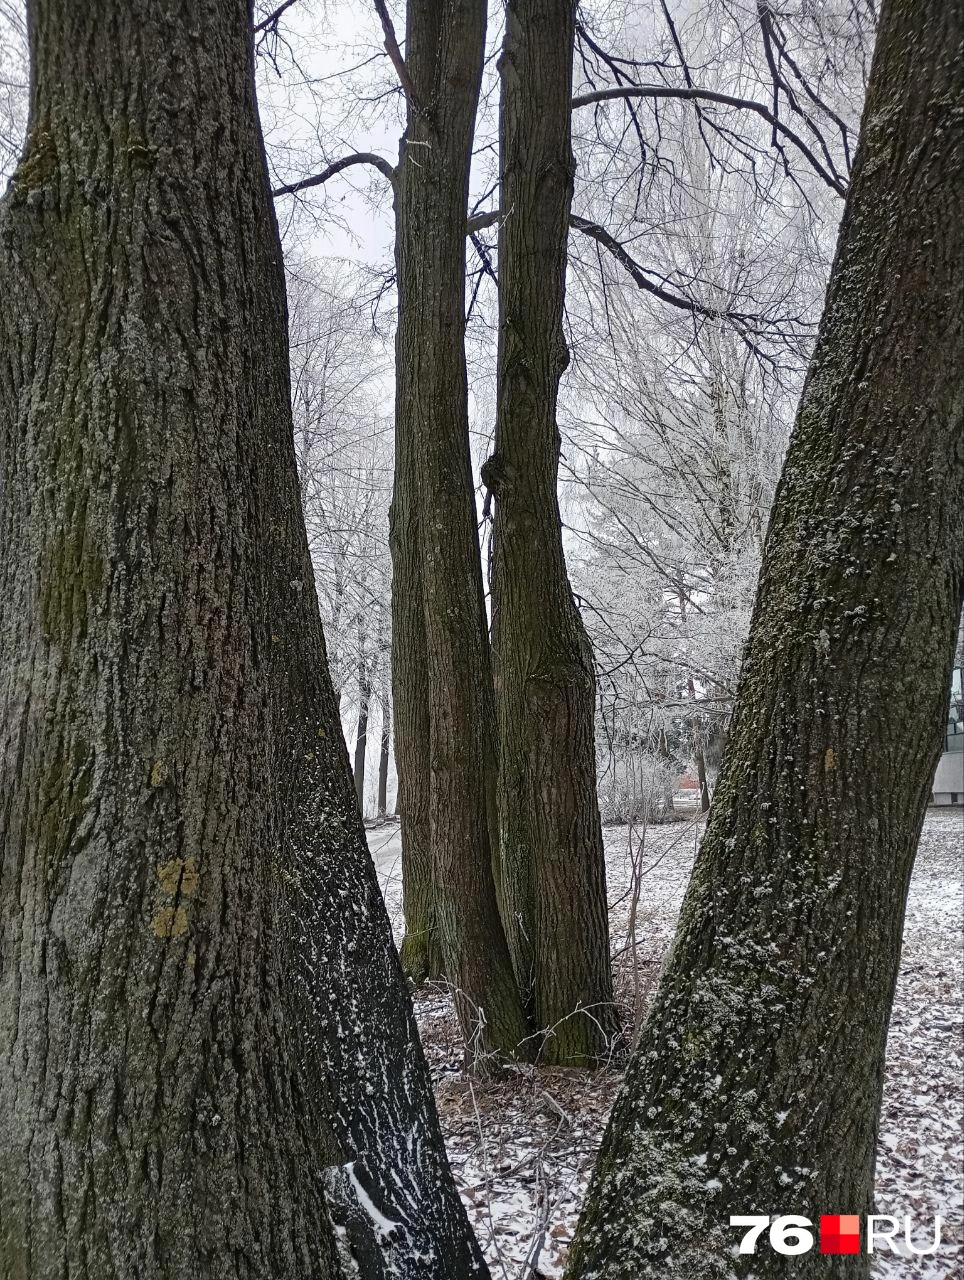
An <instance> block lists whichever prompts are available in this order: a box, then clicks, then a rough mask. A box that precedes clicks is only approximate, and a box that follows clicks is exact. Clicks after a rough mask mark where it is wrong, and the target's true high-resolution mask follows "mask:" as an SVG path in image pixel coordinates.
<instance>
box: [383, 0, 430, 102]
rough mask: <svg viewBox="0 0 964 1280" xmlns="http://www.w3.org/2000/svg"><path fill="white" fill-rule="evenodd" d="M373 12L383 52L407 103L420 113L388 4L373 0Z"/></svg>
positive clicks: (416, 96)
mask: <svg viewBox="0 0 964 1280" xmlns="http://www.w3.org/2000/svg"><path fill="white" fill-rule="evenodd" d="M375 12H376V13H377V14H378V19H379V21H380V22H381V24H382V33H383V35H384V36H385V52H386V53H387V54H388V56H389V58H390V60H391V64H392V66H393V67H394V68H395V74H396V75H397V76H398V83H399V84H400V85H401V86H402V92H403V93H404V94H405V97H406V98H407V99H408V105H409V106H410V107H411V109H412V110H413V111H417V112H419V113H421V107H420V106H419V102H418V95H417V94H416V92H415V85H414V84H413V83H412V77H411V76H410V75H409V74H408V67H407V66H406V65H405V59H404V57H403V56H402V51H401V49H400V48H399V47H398V38H397V37H396V35H395V28H394V26H393V25H392V16H391V14H390V13H389V12H388V6H387V5H386V3H385V0H375Z"/></svg>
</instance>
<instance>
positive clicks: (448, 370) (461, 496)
mask: <svg viewBox="0 0 964 1280" xmlns="http://www.w3.org/2000/svg"><path fill="white" fill-rule="evenodd" d="M485 19H486V6H485V0H457V3H454V4H447V3H443V2H442V0H410V3H409V6H408V25H407V32H406V44H405V49H406V61H405V70H406V73H407V80H408V82H409V83H408V86H407V89H408V92H407V94H406V97H407V103H408V118H407V127H406V131H405V136H404V138H403V139H402V145H401V150H400V155H399V162H398V169H397V171H396V180H395V207H396V234H395V256H396V275H397V281H398V292H399V321H398V337H397V343H396V373H397V378H398V397H397V401H396V413H397V418H396V428H395V430H396V466H397V467H398V468H399V470H398V472H397V480H396V489H395V504H396V509H395V514H394V520H395V527H396V532H395V538H394V543H393V545H394V546H395V547H396V548H397V549H399V550H400V551H401V562H402V574H403V576H400V577H396V582H395V592H396V595H397V594H398V592H399V591H401V590H405V591H409V590H411V589H412V587H413V585H414V584H413V582H412V575H411V574H410V572H409V568H410V564H411V562H412V560H414V559H415V556H414V555H413V552H412V549H411V544H410V543H409V545H408V546H407V547H405V548H402V547H401V546H400V544H401V541H402V537H403V529H402V520H403V519H404V521H405V529H404V537H405V539H406V541H408V540H409V539H411V537H412V536H413V529H412V525H414V536H415V537H416V538H417V545H418V549H419V551H418V556H417V571H418V576H419V577H420V580H421V581H420V586H421V601H422V616H421V625H422V626H423V627H424V647H423V648H422V649H421V650H419V649H418V648H417V643H418V640H419V637H418V636H417V627H418V623H417V622H416V621H415V620H414V619H413V618H410V617H409V616H408V614H409V610H410V609H411V602H410V601H404V602H403V601H398V602H397V604H396V606H395V613H394V614H393V619H394V620H395V625H396V626H397V625H398V623H399V622H401V623H402V627H403V632H402V634H401V635H398V636H397V643H396V646H395V649H394V650H393V659H394V660H395V661H397V662H399V663H400V666H399V667H397V668H396V669H395V682H396V702H395V722H396V740H398V735H399V733H400V732H401V733H402V736H403V737H404V739H405V742H406V756H407V755H408V751H409V749H410V748H411V742H412V736H413V735H412V730H411V726H410V725H408V726H406V727H405V728H404V729H402V728H401V725H400V720H401V718H402V716H403V715H409V714H410V712H411V710H412V703H413V701H414V697H415V695H414V694H413V692H412V689H411V687H410V686H409V685H408V684H407V681H408V680H409V677H410V676H411V675H412V668H413V667H417V666H419V664H420V659H421V655H422V654H424V673H422V672H416V673H415V675H416V677H419V678H423V679H424V678H425V677H427V699H426V702H427V709H428V722H429V725H428V741H429V762H428V773H429V797H428V799H429V831H430V861H429V865H430V867H431V872H432V883H431V884H428V883H426V881H425V879H424V877H420V880H421V883H420V884H419V886H418V887H419V889H420V891H421V892H423V893H424V895H425V897H426V898H427V899H428V901H429V903H430V909H431V910H432V911H433V912H434V923H435V925H436V928H437V931H438V939H439V945H440V949H441V952H442V959H443V963H444V968H445V974H446V977H447V978H448V980H449V981H450V982H451V983H452V984H453V986H454V988H455V991H456V1004H457V1007H458V1009H459V1016H460V1020H461V1023H462V1027H463V1030H464V1031H465V1033H466V1037H467V1039H468V1040H469V1041H470V1042H471V1043H472V1044H474V1045H475V1046H476V1047H479V1048H482V1049H484V1050H498V1051H500V1052H508V1053H512V1052H515V1050H516V1048H517V1046H518V1045H519V1044H520V1043H521V1042H522V1040H523V1039H524V1038H525V1034H526V1026H525V1020H524V1018H523V1014H522V1007H521V1002H520V1000H519V995H518V990H517V987H516V983H515V978H514V976H513V972H512V966H511V963H510V960H509V953H508V947H507V944H506V939H505V933H504V930H503V927H502V921H501V919H500V917H499V910H498V904H497V901H496V891H495V881H494V877H493V872H492V843H491V839H492V830H491V828H492V827H493V825H494V812H493V805H492V800H493V789H494V761H495V751H494V723H493V720H494V717H493V707H492V687H491V671H490V666H489V651H488V634H487V628H486V618H485V607H484V601H483V595H482V571H481V564H480V557H479V545H478V533H477V528H476V516H475V498H474V490H473V485H472V468H471V457H470V452H469V432H468V389H467V378H466V369H465V235H466V222H467V203H468V180H469V163H470V158H471V150H472V137H473V131H474V126H475V114H476V109H477V106H478V97H479V87H480V83H481V75H482V58H483V52H484V46H485ZM399 458H400V460H401V461H400V462H399ZM399 693H400V694H401V700H399V697H398V694H399ZM423 723H424V722H423ZM423 731H424V730H423ZM420 776H421V777H422V779H424V776H425V774H424V770H423V771H422V773H421V775H420ZM411 785H412V784H411V771H410V770H408V769H406V778H405V782H404V795H403V813H404V810H405V806H406V805H407V804H408V803H410V802H411V800H412V799H413V797H412V795H411ZM409 853H411V850H410V851H409ZM408 875H409V893H410V892H411V891H412V889H413V883H412V879H413V866H412V862H411V858H410V857H409V866H408ZM409 901H410V899H409V896H408V895H407V897H406V911H407V909H408V906H409ZM413 905H414V904H413ZM409 927H410V926H409ZM415 944H416V940H415V939H412V940H411V942H409V940H406V947H405V956H406V964H407V966H408V968H409V972H412V970H413V968H414V965H413V962H412V960H411V959H410V955H411V953H412V951H413V950H414V947H415Z"/></svg>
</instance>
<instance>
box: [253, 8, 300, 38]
mask: <svg viewBox="0 0 964 1280" xmlns="http://www.w3.org/2000/svg"><path fill="white" fill-rule="evenodd" d="M297 3H298V0H284V4H279V5H278V7H277V9H275V11H274V13H269V14H268V16H267V17H266V18H262V20H261V21H260V22H256V23H255V24H254V33H255V35H258V34H259V33H260V32H262V31H267V30H268V29H269V28H270V27H274V26H276V25H277V22H278V19H279V18H280V17H281V15H282V14H283V13H284V12H285V10H286V9H290V8H291V6H292V5H293V4H297Z"/></svg>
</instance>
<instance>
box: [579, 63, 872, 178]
mask: <svg viewBox="0 0 964 1280" xmlns="http://www.w3.org/2000/svg"><path fill="white" fill-rule="evenodd" d="M619 98H680V99H682V100H683V101H688V102H716V103H719V104H720V105H721V106H725V107H739V108H741V109H742V110H744V111H754V112H756V114H757V115H758V116H761V117H762V118H763V119H764V120H766V122H767V123H768V124H769V125H770V128H771V129H772V130H773V132H774V134H781V135H782V136H783V137H785V138H787V139H788V140H789V141H790V142H792V143H793V145H794V146H795V147H796V148H797V150H798V151H799V152H800V153H801V154H802V155H803V156H805V157H806V159H807V161H808V162H809V164H810V166H811V168H812V169H813V170H814V172H815V173H817V174H819V176H820V177H821V178H822V179H823V181H824V182H825V183H826V184H827V186H828V187H830V188H831V190H833V191H835V192H836V193H837V195H838V196H845V195H846V194H847V187H846V185H845V184H844V182H842V181H841V179H840V178H839V177H838V176H837V175H836V174H835V173H831V172H830V170H829V169H827V168H826V167H825V166H824V165H823V164H821V162H820V160H819V159H818V158H817V156H816V155H814V153H813V151H812V150H811V148H810V147H808V146H807V144H806V143H805V142H804V140H803V139H802V138H801V137H800V135H799V134H797V133H795V132H794V131H793V130H792V129H790V128H788V127H787V126H786V125H785V124H784V123H783V121H782V120H780V119H779V118H778V117H777V116H775V115H774V114H773V112H772V111H771V110H770V109H769V108H768V107H765V106H764V105H763V104H762V103H761V102H754V101H753V99H752V98H737V97H735V96H734V95H733V94H730V93H716V92H714V91H713V90H712V89H697V88H685V89H684V88H675V87H673V86H672V85H666V84H633V85H621V86H620V87H618V88H615V89H595V90H593V91H592V92H591V93H581V94H578V95H577V96H576V97H575V98H573V100H572V107H573V110H574V111H575V110H576V109H577V108H579V107H589V106H592V105H594V104H595V103H597V102H611V101H614V100H616V99H619Z"/></svg>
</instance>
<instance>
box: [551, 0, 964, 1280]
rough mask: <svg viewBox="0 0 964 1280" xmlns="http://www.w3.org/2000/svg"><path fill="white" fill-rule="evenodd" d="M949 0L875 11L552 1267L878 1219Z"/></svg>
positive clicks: (928, 575)
mask: <svg viewBox="0 0 964 1280" xmlns="http://www.w3.org/2000/svg"><path fill="white" fill-rule="evenodd" d="M962 44H964V10H962V7H961V5H960V4H959V3H955V4H950V5H949V4H945V3H943V2H942V0H885V3H884V5H883V10H882V13H881V25H880V31H879V36H878V43H877V50H876V54H875V58H874V63H873V68H872V72H871V77H870V85H869V93H868V98H867V104H866V108H865V111H864V118H863V129H862V135H861V142H860V146H859V149H858V156H857V161H856V165H855V169H854V177H853V184H852V187H851V191H850V195H849V198H848V201H847V207H846V211H845V214H844V219H843V224H842V226H841V230H840V239H839V243H838V250H837V259H836V262H835V264H834V269H833V273H832V277H831V283H830V288H829V292H828V296H827V304H826V310H825V313H824V318H823V322H822V324H821V328H820V335H819V339H818V343H817V349H816V352H815V354H814V357H813V361H812V364H811V369H810V373H809V376H808V379H807V383H806V387H805V389H804V393H803V399H802V402H801V406H800V410H799V414H798V418H797V424H796V428H795V431H794V435H793V438H792V440H791V444H790V449H789V452H788V455H787V460H786V465H785V467H784V472H783V476H782V478H781V481H780V485H779V489H778V492H777V495H776V500H775V505H774V509H773V515H772V519H771V526H770V529H769V532H768V535H767V541H766V548H765V552H764V559H763V567H762V572H761V579H760V586H759V592H758V596H757V602H756V607H755V611H754V616H753V621H752V626H751V631H750V639H749V643H748V647H747V651H746V657H745V663H744V670H743V674H742V678H741V682H740V688H739V693H738V696H737V702H736V707H735V711H734V716H733V722H732V728H731V730H730V737H729V742H728V745H727V748H726V751H725V755H724V761H723V769H722V772H721V775H720V780H719V783H718V786H717V788H716V794H715V798H714V802H713V808H712V811H711V817H710V820H709V826H708V830H707V834H706V837H705V839H704V841H703V845H702V848H701V850H700V853H699V857H698V859H697V863H696V867H695V870H694V872H693V879H692V882H691V884H690V887H689V890H688V892H687V896H686V900H685V903H684V906H683V912H682V916H681V919H680V925H679V929H678V932H677V936H676V942H675V946H674V949H673V952H672V956H671V958H670V961H669V965H668V968H667V970H666V972H665V974H664V976H663V978H662V981H661V983H660V986H659V990H658V992H657V996H656V1000H655V1003H654V1006H653V1009H652V1012H651V1014H650V1017H649V1019H648V1022H647V1024H646V1027H645V1030H644V1033H643V1036H642V1039H641V1042H640V1045H639V1048H638V1051H637V1053H636V1054H635V1055H634V1058H633V1061H632V1064H631V1067H630V1070H629V1073H628V1076H627V1080H626V1084H625V1087H624V1089H623V1092H622V1094H621V1095H620V1098H619V1100H618V1102H617V1105H616V1107H615V1110H614V1112H613V1116H612V1119H611V1122H610V1125H609V1128H608V1130H607V1133H606V1137H605V1140H604V1143H603V1147H602V1151H601V1154H600V1158H599V1164H598V1168H597V1170H596V1174H595V1178H594V1180H593V1184H592V1188H591V1191H590V1195H589V1200H588V1204H587V1208H586V1211H585V1214H584V1217H583V1220H582V1223H581V1225H580V1228H579V1231H578V1233H577V1237H576V1240H575V1242H574V1245H573V1249H572V1253H571V1259H570V1263H569V1268H568V1271H567V1275H568V1276H569V1277H573V1278H575V1277H578V1278H579V1280H588V1277H593V1280H602V1278H605V1280H624V1278H625V1280H629V1277H632V1278H633V1280H646V1278H647V1277H657V1276H658V1277H660V1280H665V1278H666V1277H676V1276H680V1277H683V1276H685V1277H686V1280H701V1278H703V1277H710V1276H722V1275H724V1274H726V1275H732V1274H734V1273H735V1274H737V1275H741V1276H744V1275H747V1274H749V1272H750V1271H752V1273H753V1274H754V1275H755V1276H758V1277H761V1278H764V1280H766V1278H768V1277H776V1276H784V1275H786V1274H788V1268H789V1270H792V1274H793V1275H794V1276H795V1277H801V1278H805V1277H811V1276H812V1277H816V1276H820V1277H833V1278H834V1280H837V1278H839V1280H843V1278H844V1277H846V1278H847V1280H855V1278H857V1277H862V1276H866V1275H867V1274H868V1263H869V1261H870V1258H869V1256H868V1254H867V1253H866V1252H864V1253H862V1254H860V1255H855V1256H840V1257H837V1256H834V1255H828V1256H821V1254H820V1253H819V1250H818V1249H817V1248H814V1249H813V1250H811V1251H810V1252H809V1253H806V1254H801V1255H799V1256H796V1257H793V1258H792V1259H790V1260H789V1261H788V1260H786V1259H784V1258H782V1257H781V1256H780V1255H779V1254H777V1253H775V1252H773V1251H772V1250H771V1249H769V1247H767V1246H766V1244H765V1242H764V1243H763V1244H761V1246H760V1247H758V1249H757V1252H756V1254H755V1255H753V1256H748V1255H747V1256H743V1257H734V1256H733V1248H734V1246H735V1245H736V1244H737V1243H738V1240H737V1231H736V1229H730V1228H729V1227H728V1226H727V1222H728V1216H729V1215H730V1214H731V1213H733V1214H752V1213H757V1214H780V1213H798V1214H803V1215H804V1216H806V1217H809V1218H811V1219H814V1220H816V1218H817V1216H818V1215H819V1214H820V1213H854V1214H866V1213H868V1212H870V1211H872V1195H873V1178H874V1149H875V1143H876V1138H877V1126H878V1116H879V1107H880V1096H881V1082H882V1074H883V1063H884V1049H885V1044H886V1037H887V1024H888V1020H889V1017H890V1009H891V1004H892V999H893V991H894V983H895V980H896V974H897V967H898V961H899V956H900V945H901V931H902V924H903V915H904V906H905V901H906V894H907V887H908V883H909V879H910V873H911V868H912V865H913V861H914V854H915V850H916V846H917V841H918V837H919V833H920V828H921V822H922V820H923V815H924V811H925V806H926V804H927V798H928V792H929V788H930V781H931V777H932V774H933V771H934V767H935V764H936V760H937V756H938V753H939V750H940V743H941V733H942V729H943V724H944V716H945V713H946V708H947V701H948V687H949V679H950V668H951V662H952V656H953V652H954V641H955V631H956V625H957V618H958V615H959V609H960V603H961V590H962V583H964V545H962V542H961V538H960V513H961V510H962V505H964V420H962V418H964V412H962V396H961V387H962V385H964V293H962V290H961V281H962V279H964V237H962V234H961V228H962V226H964V131H962V130H961V129H960V128H959V125H958V122H959V120H960V117H961V113H962V110H964V57H962Z"/></svg>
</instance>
